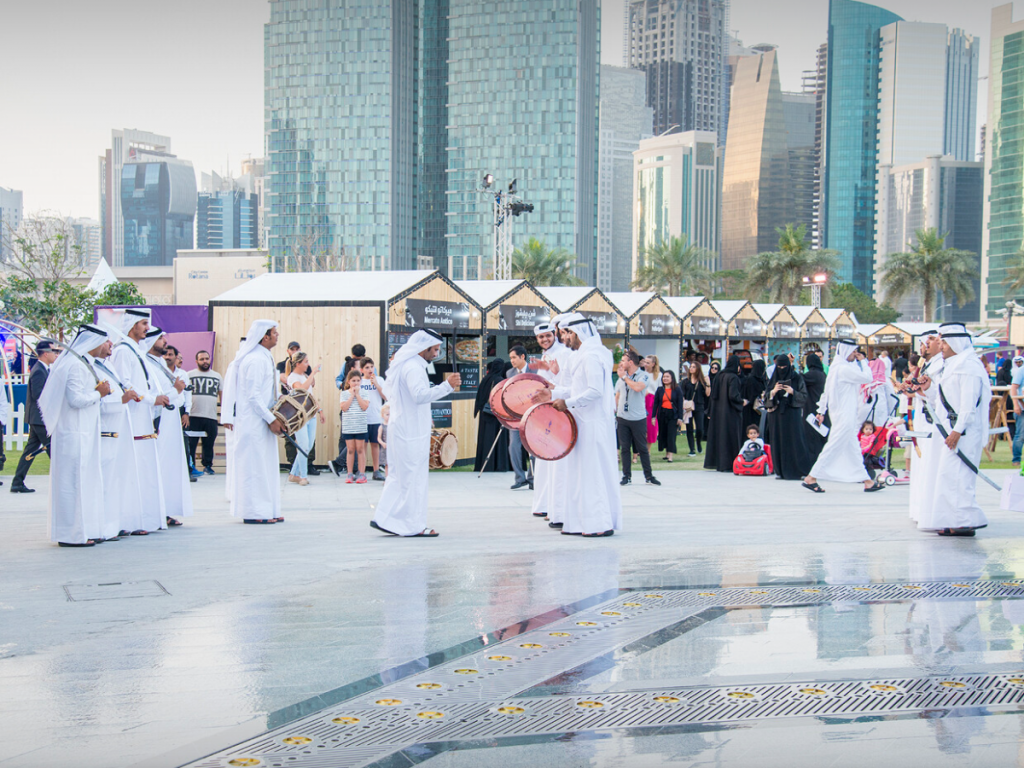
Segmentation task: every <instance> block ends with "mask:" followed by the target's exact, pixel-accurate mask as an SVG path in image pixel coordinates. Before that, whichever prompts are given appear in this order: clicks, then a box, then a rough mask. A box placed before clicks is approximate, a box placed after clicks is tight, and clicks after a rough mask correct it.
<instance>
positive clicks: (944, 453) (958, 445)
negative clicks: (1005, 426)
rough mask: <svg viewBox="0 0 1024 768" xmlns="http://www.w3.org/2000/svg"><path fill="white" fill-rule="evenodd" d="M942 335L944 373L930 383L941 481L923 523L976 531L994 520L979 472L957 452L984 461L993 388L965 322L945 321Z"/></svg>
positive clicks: (961, 532)
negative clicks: (982, 497)
mask: <svg viewBox="0 0 1024 768" xmlns="http://www.w3.org/2000/svg"><path fill="white" fill-rule="evenodd" d="M939 335H940V337H941V344H942V356H943V358H944V359H945V362H944V363H943V365H942V375H941V376H940V378H939V379H938V381H936V380H935V379H929V380H927V381H926V382H925V383H924V386H925V387H926V391H927V392H928V395H929V398H928V401H929V404H931V403H932V402H935V406H933V407H932V412H933V413H934V414H935V417H937V419H938V421H937V423H936V425H935V431H934V432H933V433H932V437H931V438H930V439H932V440H935V441H936V446H935V448H934V449H933V450H934V451H935V454H936V463H937V467H936V473H935V483H936V485H935V491H934V493H933V494H932V497H931V502H930V504H929V505H928V507H927V508H926V509H923V510H922V511H921V517H920V520H919V521H918V528H920V529H922V530H930V531H937V532H938V534H939V535H940V536H973V535H974V531H975V530H976V529H978V528H984V527H985V526H987V525H988V519H987V518H986V517H985V513H984V512H983V511H982V509H981V507H980V506H979V505H978V498H977V492H976V487H975V486H976V485H977V482H978V475H977V472H975V471H974V470H972V469H971V468H970V467H968V466H967V464H966V463H965V462H964V460H963V459H962V458H961V457H960V456H959V455H958V453H957V452H958V451H959V452H960V453H962V454H963V456H964V457H965V458H966V459H967V460H968V461H970V462H971V463H972V464H973V465H974V466H975V467H977V466H978V465H979V463H980V462H981V454H982V450H983V449H984V447H985V443H986V442H987V441H988V413H989V402H990V401H991V400H992V387H991V385H990V384H989V378H988V371H987V370H985V366H984V364H983V363H982V362H981V360H979V359H978V356H977V354H975V352H974V341H973V339H972V338H971V334H970V333H968V332H967V329H966V328H965V327H964V326H963V324H961V323H945V324H943V325H941V326H939ZM933 390H935V391H934V392H933ZM940 425H941V427H942V429H944V430H945V432H946V435H947V437H945V438H943V437H942V434H941V431H940V429H939V427H940ZM939 441H941V442H939Z"/></svg>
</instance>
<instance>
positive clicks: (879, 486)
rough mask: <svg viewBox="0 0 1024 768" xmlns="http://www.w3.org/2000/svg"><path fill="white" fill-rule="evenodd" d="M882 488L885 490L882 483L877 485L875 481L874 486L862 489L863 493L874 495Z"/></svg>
mask: <svg viewBox="0 0 1024 768" xmlns="http://www.w3.org/2000/svg"><path fill="white" fill-rule="evenodd" d="M883 488H885V486H884V485H883V484H882V483H879V482H878V481H875V484H874V485H872V486H871V487H870V488H865V489H864V493H874V492H875V491H880V490H882V489H883Z"/></svg>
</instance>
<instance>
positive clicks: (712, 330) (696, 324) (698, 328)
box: [690, 315, 722, 337]
mask: <svg viewBox="0 0 1024 768" xmlns="http://www.w3.org/2000/svg"><path fill="white" fill-rule="evenodd" d="M690 328H691V333H692V335H694V336H697V337H702V336H721V335H722V320H721V318H719V317H718V316H717V315H693V316H692V317H690Z"/></svg>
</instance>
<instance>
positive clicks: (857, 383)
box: [810, 360, 872, 483]
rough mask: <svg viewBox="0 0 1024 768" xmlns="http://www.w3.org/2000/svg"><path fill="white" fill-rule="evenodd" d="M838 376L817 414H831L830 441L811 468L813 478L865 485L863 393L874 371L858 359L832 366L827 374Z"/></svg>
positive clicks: (827, 390) (819, 405)
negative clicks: (862, 388) (830, 393)
mask: <svg viewBox="0 0 1024 768" xmlns="http://www.w3.org/2000/svg"><path fill="white" fill-rule="evenodd" d="M828 375H829V376H835V377H836V382H835V389H834V390H833V395H832V398H831V402H830V401H829V386H828V382H827V381H826V384H825V392H824V393H823V394H822V396H821V399H820V400H819V401H818V413H820V414H825V413H828V414H829V416H830V417H831V419H832V426H831V427H830V428H829V432H828V440H827V442H826V443H825V447H824V448H822V449H821V454H819V456H818V460H817V461H816V462H814V466H813V467H811V472H810V475H811V477H813V478H814V479H815V480H834V481H835V482H837V483H862V482H864V481H865V480H870V479H871V478H870V477H869V476H868V471H867V470H866V469H865V468H864V456H863V454H862V453H861V451H860V439H859V438H858V435H859V434H860V427H861V420H860V418H859V416H860V414H861V411H862V409H861V394H860V392H861V390H860V388H861V387H862V386H863V385H864V384H870V383H871V381H872V376H871V369H870V368H868V366H867V365H865V364H864V362H863V361H861V360H857V361H854V362H852V363H847V364H845V365H833V366H832V368H831V369H830V370H829V372H828Z"/></svg>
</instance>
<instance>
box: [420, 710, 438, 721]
mask: <svg viewBox="0 0 1024 768" xmlns="http://www.w3.org/2000/svg"><path fill="white" fill-rule="evenodd" d="M416 717H418V718H420V720H440V719H441V718H442V717H444V712H417V713H416Z"/></svg>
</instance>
